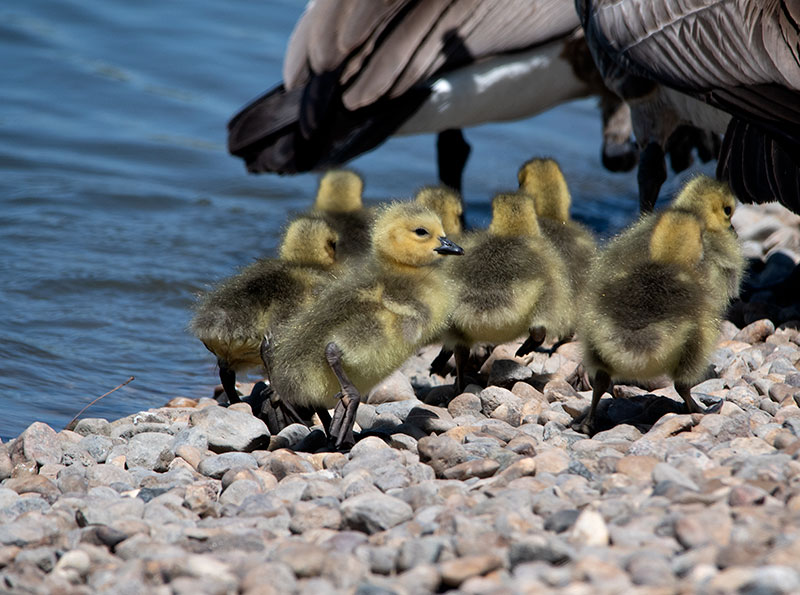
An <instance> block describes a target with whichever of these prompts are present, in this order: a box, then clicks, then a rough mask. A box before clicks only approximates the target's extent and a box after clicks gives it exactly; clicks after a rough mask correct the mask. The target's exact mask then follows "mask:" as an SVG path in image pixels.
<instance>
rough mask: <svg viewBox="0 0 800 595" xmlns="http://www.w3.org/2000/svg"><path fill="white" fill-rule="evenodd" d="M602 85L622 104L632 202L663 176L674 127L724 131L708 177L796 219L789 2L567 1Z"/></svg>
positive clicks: (798, 111) (795, 79)
mask: <svg viewBox="0 0 800 595" xmlns="http://www.w3.org/2000/svg"><path fill="white" fill-rule="evenodd" d="M576 5H577V8H578V13H579V15H580V18H581V22H582V24H583V27H584V30H585V32H586V39H587V43H588V44H589V47H590V49H591V50H592V54H593V56H594V58H595V62H596V63H597V65H598V67H599V69H600V71H601V73H602V74H603V77H604V79H605V81H606V84H607V85H608V86H609V87H610V88H611V89H613V90H614V91H615V92H617V93H618V94H619V95H620V96H621V97H622V98H623V99H625V100H626V102H627V103H628V104H629V105H630V107H631V112H632V120H633V126H634V132H635V134H636V138H637V142H638V143H639V145H640V146H641V147H642V148H644V150H645V154H643V155H642V160H641V161H640V179H639V183H640V200H641V202H642V206H643V208H645V209H651V208H652V205H653V204H654V203H655V199H656V197H657V195H658V190H659V188H660V186H661V184H662V182H663V180H664V178H665V177H666V171H665V168H664V165H663V147H664V143H665V140H666V138H667V136H668V135H669V134H670V132H671V131H672V130H674V129H675V127H677V126H678V125H680V124H681V123H682V122H686V121H691V122H692V123H694V124H695V125H699V126H701V127H705V128H712V129H715V130H717V131H720V132H723V131H724V133H725V138H724V140H723V143H722V149H721V153H720V157H719V162H718V167H717V177H718V178H720V179H721V180H724V181H727V182H728V183H729V184H730V186H731V189H732V190H733V192H734V194H735V195H736V196H737V197H738V198H739V199H740V200H742V201H743V202H766V201H773V200H778V201H780V202H781V203H782V204H784V205H785V206H787V207H788V208H790V209H792V210H793V211H795V212H800V50H798V47H800V4H798V3H797V2H796V0H764V1H761V0H727V1H713V2H712V1H709V0H680V1H679V0H665V1H664V2H657V3H656V2H650V1H649V0H576Z"/></svg>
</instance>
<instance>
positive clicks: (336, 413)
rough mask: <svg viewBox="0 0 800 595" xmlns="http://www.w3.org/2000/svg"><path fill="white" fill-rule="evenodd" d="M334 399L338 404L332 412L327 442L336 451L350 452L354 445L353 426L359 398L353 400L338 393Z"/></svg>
mask: <svg viewBox="0 0 800 595" xmlns="http://www.w3.org/2000/svg"><path fill="white" fill-rule="evenodd" d="M336 397H337V398H338V399H339V402H338V403H336V407H335V408H334V410H333V418H331V425H330V430H329V432H328V440H329V441H330V442H331V443H332V445H333V447H334V448H335V449H336V450H350V449H351V448H352V447H353V445H354V444H355V443H356V439H355V436H353V425H354V424H355V423H356V411H358V403H359V401H360V398H359V396H358V395H356V397H355V398H353V397H352V396H348V395H346V394H343V393H338V394H337V395H336Z"/></svg>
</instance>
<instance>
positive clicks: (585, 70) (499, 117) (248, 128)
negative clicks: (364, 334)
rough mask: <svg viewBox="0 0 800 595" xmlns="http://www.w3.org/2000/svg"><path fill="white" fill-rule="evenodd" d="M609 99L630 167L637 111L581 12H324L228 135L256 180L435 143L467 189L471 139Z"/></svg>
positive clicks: (405, 5) (616, 145) (418, 3)
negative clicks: (495, 127) (589, 35)
mask: <svg viewBox="0 0 800 595" xmlns="http://www.w3.org/2000/svg"><path fill="white" fill-rule="evenodd" d="M592 94H600V95H601V97H602V102H603V119H604V122H605V127H604V128H605V130H604V138H605V142H604V149H603V161H604V164H605V165H606V167H608V168H609V169H614V170H621V169H625V170H627V169H630V168H632V167H633V166H634V165H635V162H636V158H637V155H636V151H635V150H634V147H633V146H632V143H631V141H630V138H631V137H630V133H631V129H630V118H629V114H628V110H627V107H626V106H625V104H624V103H622V102H620V101H619V99H618V98H616V96H614V95H613V94H612V93H610V92H608V90H607V89H605V87H604V86H603V83H602V79H601V78H600V76H599V73H598V72H597V69H596V68H595V66H594V64H593V63H592V59H591V56H590V54H589V52H588V48H587V47H586V44H585V41H584V39H583V34H582V32H581V30H580V24H579V22H578V18H577V15H576V12H575V9H574V6H573V4H572V1H571V0H424V1H423V0H386V1H383V2H378V1H376V0H317V1H316V2H311V3H309V5H308V6H307V8H306V10H305V12H304V13H303V15H302V17H301V18H300V20H299V22H298V23H297V25H296V27H295V30H294V32H293V34H292V36H291V39H290V41H289V46H288V49H287V51H286V56H285V60H284V65H283V82H282V83H281V84H279V85H278V86H277V87H275V88H274V89H272V90H271V91H269V92H267V93H266V94H264V95H262V96H261V97H258V98H257V99H256V100H254V101H253V102H252V103H250V104H249V105H247V106H246V107H244V108H243V109H242V110H241V111H240V112H239V113H238V114H236V115H235V116H234V117H233V119H232V120H231V121H230V122H229V124H228V131H229V135H228V148H229V150H230V152H231V153H232V154H234V155H237V156H239V157H241V158H242V159H244V161H245V162H246V165H247V168H248V170H249V171H251V172H277V173H283V174H292V173H298V172H304V171H309V170H320V169H325V168H328V167H334V166H338V165H340V164H343V163H345V162H347V161H348V160H350V159H352V158H354V157H356V156H357V155H360V154H361V153H364V152H365V151H369V150H370V149H373V148H375V147H376V146H378V145H379V144H381V143H382V142H383V141H384V140H386V138H387V137H389V136H391V135H393V134H417V133H425V132H436V133H438V142H437V151H438V166H439V177H440V179H441V181H442V182H443V183H445V184H446V185H448V186H450V187H452V188H454V189H456V190H460V189H461V174H462V171H463V168H464V165H465V163H466V160H467V157H468V155H469V151H470V148H469V145H468V144H467V143H466V141H465V140H464V138H463V135H462V133H461V130H460V129H461V128H463V127H467V126H472V125H476V124H480V123H483V122H490V121H504V120H515V119H520V118H525V117H528V116H532V115H534V114H537V113H539V112H542V111H544V110H547V109H549V108H551V107H554V106H555V105H558V104H559V103H562V102H564V101H567V100H570V99H574V98H578V97H584V96H588V95H592Z"/></svg>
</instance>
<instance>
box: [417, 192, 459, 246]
mask: <svg viewBox="0 0 800 595" xmlns="http://www.w3.org/2000/svg"><path fill="white" fill-rule="evenodd" d="M414 200H416V201H417V202H418V203H419V204H421V205H423V206H426V207H428V208H429V209H430V210H432V211H433V212H434V213H436V214H437V215H438V216H439V219H441V220H442V226H443V227H444V232H445V234H447V237H448V238H451V239H458V238H459V237H460V236H461V234H462V232H463V231H464V230H463V217H464V206H463V205H462V203H461V195H460V194H459V193H458V192H456V191H455V190H452V189H451V188H449V187H447V186H444V185H440V186H424V187H423V188H420V190H419V191H418V192H417V194H416V196H415V197H414Z"/></svg>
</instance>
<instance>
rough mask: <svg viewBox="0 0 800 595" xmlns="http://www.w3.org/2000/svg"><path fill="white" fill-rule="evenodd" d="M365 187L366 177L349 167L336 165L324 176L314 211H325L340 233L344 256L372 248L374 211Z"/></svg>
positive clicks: (340, 249) (340, 254)
mask: <svg viewBox="0 0 800 595" xmlns="http://www.w3.org/2000/svg"><path fill="white" fill-rule="evenodd" d="M363 191H364V181H363V180H362V179H361V177H360V176H359V175H358V174H356V173H355V172H352V171H349V170H345V169H333V170H330V171H328V172H326V173H325V174H324V175H323V176H322V178H320V181H319V188H318V190H317V196H316V199H315V200H314V208H313V211H315V212H318V213H321V214H322V215H323V216H324V217H325V220H326V221H327V222H328V223H329V224H330V226H331V227H333V229H334V230H336V233H337V234H339V243H338V245H337V255H338V258H339V259H340V260H346V259H349V258H352V257H360V256H364V255H365V254H367V253H368V252H369V246H370V237H369V233H370V227H371V226H372V215H371V213H370V211H369V210H368V209H365V208H364V203H363V200H362V194H363Z"/></svg>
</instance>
